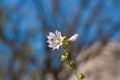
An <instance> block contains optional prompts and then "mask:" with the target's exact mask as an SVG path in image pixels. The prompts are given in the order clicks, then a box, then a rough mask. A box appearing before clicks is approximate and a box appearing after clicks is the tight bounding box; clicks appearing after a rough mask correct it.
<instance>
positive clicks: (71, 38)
mask: <svg viewBox="0 0 120 80" xmlns="http://www.w3.org/2000/svg"><path fill="white" fill-rule="evenodd" d="M78 36H79V35H78V34H74V35H73V36H72V37H70V38H69V40H70V41H75V40H76V39H77V38H78Z"/></svg>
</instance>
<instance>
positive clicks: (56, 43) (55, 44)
mask: <svg viewBox="0 0 120 80" xmlns="http://www.w3.org/2000/svg"><path fill="white" fill-rule="evenodd" d="M47 38H48V40H47V42H48V43H49V45H48V47H50V48H53V50H54V49H59V47H60V46H61V45H62V36H61V32H60V31H57V30H56V31H55V33H53V32H49V35H48V36H47Z"/></svg>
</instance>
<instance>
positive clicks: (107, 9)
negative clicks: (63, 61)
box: [0, 0, 120, 68]
mask: <svg viewBox="0 0 120 80" xmlns="http://www.w3.org/2000/svg"><path fill="white" fill-rule="evenodd" d="M58 2H59V4H57V5H59V11H58V12H55V11H54V8H53V3H54V0H0V8H1V9H4V10H5V14H6V17H7V21H6V23H5V25H4V31H3V32H4V35H5V36H6V37H7V39H8V40H10V41H12V40H13V38H14V37H16V40H17V45H16V47H17V48H19V46H20V44H21V43H22V41H24V39H26V37H28V33H30V32H31V31H34V33H32V37H29V39H28V41H27V43H28V44H29V45H31V46H32V52H31V53H32V54H31V56H34V57H36V62H37V65H38V66H39V67H41V68H43V67H45V64H44V58H45V57H46V53H47V52H46V45H45V44H46V43H45V42H46V35H47V34H48V32H44V31H42V29H43V28H44V27H46V26H44V25H43V23H42V21H41V20H40V19H39V17H38V15H39V14H41V16H43V17H44V19H45V21H46V23H47V24H48V25H49V27H50V29H51V30H52V31H54V30H56V29H57V30H62V31H64V29H65V30H66V29H67V28H69V26H70V25H72V22H73V21H74V19H75V15H76V14H77V13H78V10H79V9H80V13H79V16H78V17H79V19H78V21H79V22H78V25H77V26H78V29H77V30H76V32H74V33H78V34H79V35H80V39H82V40H83V41H82V42H83V43H85V45H87V44H88V43H90V42H91V41H96V40H98V39H99V34H98V30H99V28H98V26H99V27H102V28H104V29H103V32H110V31H111V30H112V29H114V28H118V27H120V0H86V1H85V2H84V0H58ZM83 2H84V4H83ZM96 12H99V13H96ZM95 13H96V14H95ZM89 22H91V23H89ZM118 24H119V26H117V25H118ZM14 26H16V28H17V30H18V31H17V34H16V33H14V32H13V28H14ZM85 26H86V27H87V28H88V29H86V28H85ZM48 31H49V30H48ZM86 32H87V34H85V33H86ZM63 33H65V32H63ZM100 34H102V33H100ZM71 35H73V34H71ZM103 35H104V33H103ZM111 40H118V41H120V30H118V31H117V32H116V34H115V35H114V36H113V37H112V38H111ZM6 55H8V56H6ZM11 58H12V52H11V50H10V48H9V46H8V45H6V44H4V43H2V42H0V61H3V62H4V63H3V64H1V65H4V64H5V63H6V65H7V63H8V61H9V59H11ZM59 63H60V59H59V56H58V57H56V58H55V60H53V62H52V65H53V66H54V67H58V66H59ZM3 67H4V66H3Z"/></svg>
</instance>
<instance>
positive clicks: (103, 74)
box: [68, 41, 120, 80]
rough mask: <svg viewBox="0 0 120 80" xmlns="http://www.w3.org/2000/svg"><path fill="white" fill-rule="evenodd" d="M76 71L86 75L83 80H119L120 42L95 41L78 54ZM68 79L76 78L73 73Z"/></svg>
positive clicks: (74, 79)
mask: <svg viewBox="0 0 120 80" xmlns="http://www.w3.org/2000/svg"><path fill="white" fill-rule="evenodd" d="M76 60H77V62H78V63H77V64H78V66H77V71H78V73H79V72H83V73H84V74H85V75H86V78H85V80H120V43H119V42H113V41H109V42H108V43H107V44H104V45H103V44H102V43H101V42H96V43H94V44H93V45H91V46H90V47H88V48H87V49H84V50H82V51H81V52H80V54H78V57H77V58H76ZM68 80H77V79H76V77H75V76H74V74H73V75H72V76H70V78H69V79H68Z"/></svg>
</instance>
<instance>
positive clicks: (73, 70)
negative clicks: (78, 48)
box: [64, 49, 80, 80]
mask: <svg viewBox="0 0 120 80" xmlns="http://www.w3.org/2000/svg"><path fill="white" fill-rule="evenodd" d="M64 52H65V55H66V56H68V55H69V53H68V52H67V50H66V49H64ZM68 65H69V63H68ZM69 67H70V69H71V70H72V72H73V73H74V74H75V76H76V77H77V79H78V80H80V79H79V77H78V75H77V72H76V70H75V69H74V68H73V67H71V66H70V65H69Z"/></svg>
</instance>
